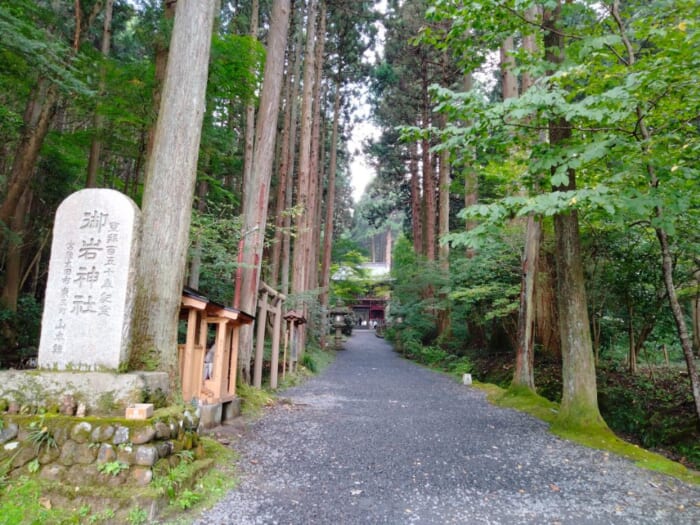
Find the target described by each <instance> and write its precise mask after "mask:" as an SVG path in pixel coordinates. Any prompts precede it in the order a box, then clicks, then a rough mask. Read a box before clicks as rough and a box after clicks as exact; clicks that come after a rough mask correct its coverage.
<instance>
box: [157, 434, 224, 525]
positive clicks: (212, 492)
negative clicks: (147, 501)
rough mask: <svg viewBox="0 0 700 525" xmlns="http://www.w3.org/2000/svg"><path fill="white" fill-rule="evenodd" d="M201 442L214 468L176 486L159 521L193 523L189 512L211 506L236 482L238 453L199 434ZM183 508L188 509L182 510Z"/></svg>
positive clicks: (196, 511) (175, 523)
mask: <svg viewBox="0 0 700 525" xmlns="http://www.w3.org/2000/svg"><path fill="white" fill-rule="evenodd" d="M201 443H202V446H203V447H204V452H205V455H206V457H207V459H208V460H210V461H211V462H212V465H214V467H213V468H211V469H209V470H207V471H206V473H204V474H203V475H202V476H201V477H200V478H199V479H197V480H196V482H195V483H191V484H181V485H179V490H177V491H176V493H175V496H174V497H173V498H170V505H169V506H168V507H167V509H166V510H165V511H164V512H163V514H162V515H161V516H160V518H159V523H164V524H167V525H184V524H189V523H192V515H194V514H196V513H199V512H201V511H203V510H204V509H207V508H209V507H212V506H213V505H214V504H215V503H217V502H218V501H219V500H220V499H221V498H223V497H224V496H225V495H226V493H227V492H228V491H230V490H231V489H233V488H235V487H236V485H238V477H237V474H236V466H235V464H236V461H237V460H238V454H236V452H234V451H233V450H231V449H230V448H228V447H225V446H223V445H221V444H220V443H218V442H217V441H215V440H213V439H209V438H206V437H202V438H201ZM195 463H196V462H195ZM154 482H155V480H154ZM165 485H167V483H165ZM185 510H186V511H187V512H186V513H183V511H185Z"/></svg>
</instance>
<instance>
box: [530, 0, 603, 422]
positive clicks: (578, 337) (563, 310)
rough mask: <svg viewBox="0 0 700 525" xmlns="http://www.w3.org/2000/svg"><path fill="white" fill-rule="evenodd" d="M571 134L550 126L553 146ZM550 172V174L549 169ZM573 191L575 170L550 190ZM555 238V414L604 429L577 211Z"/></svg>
mask: <svg viewBox="0 0 700 525" xmlns="http://www.w3.org/2000/svg"><path fill="white" fill-rule="evenodd" d="M560 7H561V6H560V5H559V6H558V7H557V8H555V10H554V11H552V12H549V13H547V16H545V18H544V20H543V22H544V29H545V36H544V47H545V49H546V58H547V60H548V62H550V63H553V64H560V63H561V62H562V61H563V58H564V37H563V36H562V34H561V33H560V32H559V31H558V30H557V28H556V26H557V22H558V20H559V17H560V15H561V11H560ZM570 137H571V126H570V125H569V123H568V122H567V121H566V120H564V119H553V120H551V121H550V124H549V141H550V143H551V144H552V145H553V146H554V147H561V146H563V145H564V144H565V143H566V142H567V141H568V139H569V138H570ZM552 169H553V173H554V168H552ZM574 189H576V173H575V172H574V171H573V170H569V171H568V183H567V184H564V185H562V186H560V187H558V188H555V191H556V190H558V191H567V190H574ZM554 237H555V239H556V266H557V305H558V307H559V333H560V334H561V350H562V400H561V406H560V410H559V415H558V421H559V423H560V424H564V425H567V426H575V427H580V428H583V429H586V430H590V429H591V428H596V427H597V428H604V427H605V426H606V425H605V422H604V421H603V418H602V417H601V415H600V411H599V409H598V391H597V386H596V375H595V362H594V359H593V345H592V342H591V332H590V325H589V322H588V304H587V301H586V289H585V281H584V275H583V265H582V261H581V244H580V237H579V226H578V212H577V211H576V210H575V209H572V210H570V211H569V212H568V213H559V214H557V215H555V216H554Z"/></svg>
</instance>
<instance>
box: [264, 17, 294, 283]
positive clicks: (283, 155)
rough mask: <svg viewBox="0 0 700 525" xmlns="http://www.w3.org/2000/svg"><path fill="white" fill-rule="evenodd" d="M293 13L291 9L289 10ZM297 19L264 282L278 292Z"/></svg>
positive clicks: (289, 51)
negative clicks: (272, 236)
mask: <svg viewBox="0 0 700 525" xmlns="http://www.w3.org/2000/svg"><path fill="white" fill-rule="evenodd" d="M292 11H294V6H292ZM295 18H298V13H295V15H294V16H293V17H292V21H291V23H292V24H294V26H295V30H294V31H295V35H296V36H295V38H294V39H293V40H292V41H290V45H289V46H288V49H287V54H288V56H290V57H292V53H294V55H293V58H290V60H291V62H290V64H289V67H288V70H287V74H286V80H285V86H284V95H283V100H284V117H283V124H282V134H281V135H280V148H279V167H278V169H277V190H276V196H275V237H274V240H273V242H272V255H271V257H270V259H271V260H270V276H269V280H268V282H269V283H270V285H271V286H273V287H275V288H277V289H279V285H280V267H281V262H282V238H283V236H284V230H283V228H284V221H285V216H286V214H285V213H284V210H285V207H286V204H287V193H289V192H291V191H292V187H291V184H290V182H291V181H290V178H291V177H290V173H289V172H290V170H289V167H290V164H291V161H293V159H294V156H293V155H290V149H291V148H290V135H291V133H292V126H294V127H296V122H294V123H293V122H292V114H293V113H292V108H294V107H295V100H296V98H297V91H296V86H297V85H298V83H297V78H298V77H299V62H300V56H301V46H300V35H301V26H300V24H298V23H296V22H295Z"/></svg>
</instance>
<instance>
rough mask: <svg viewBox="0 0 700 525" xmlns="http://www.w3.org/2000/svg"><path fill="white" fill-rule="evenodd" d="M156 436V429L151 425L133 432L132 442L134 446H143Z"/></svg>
mask: <svg viewBox="0 0 700 525" xmlns="http://www.w3.org/2000/svg"><path fill="white" fill-rule="evenodd" d="M155 435H156V429H155V428H153V427H152V426H151V425H148V426H146V427H142V428H139V429H136V430H134V431H133V432H132V436H131V442H132V443H133V444H134V445H143V444H144V443H148V442H150V441H152V440H153V438H154V437H155Z"/></svg>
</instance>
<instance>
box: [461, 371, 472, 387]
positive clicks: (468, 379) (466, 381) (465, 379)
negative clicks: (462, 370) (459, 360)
mask: <svg viewBox="0 0 700 525" xmlns="http://www.w3.org/2000/svg"><path fill="white" fill-rule="evenodd" d="M462 384H463V385H467V386H469V385H471V384H472V375H471V374H462Z"/></svg>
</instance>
